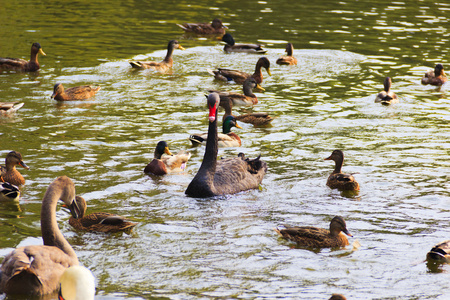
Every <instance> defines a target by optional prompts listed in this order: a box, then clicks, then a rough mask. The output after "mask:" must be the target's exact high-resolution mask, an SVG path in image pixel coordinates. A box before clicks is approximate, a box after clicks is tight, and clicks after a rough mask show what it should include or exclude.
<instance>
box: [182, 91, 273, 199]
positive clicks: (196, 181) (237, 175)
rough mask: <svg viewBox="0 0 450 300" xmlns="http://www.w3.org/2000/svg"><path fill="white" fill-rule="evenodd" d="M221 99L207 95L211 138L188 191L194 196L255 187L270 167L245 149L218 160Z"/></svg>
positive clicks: (212, 94) (227, 192)
mask: <svg viewBox="0 0 450 300" xmlns="http://www.w3.org/2000/svg"><path fill="white" fill-rule="evenodd" d="M219 102H220V98H219V95H218V94H216V93H211V94H210V95H209V96H208V107H209V127H208V140H207V142H206V149H205V155H204V157H203V162H202V165H201V166H200V169H199V170H198V172H197V174H196V175H195V177H194V178H193V179H192V181H191V183H190V184H189V186H188V188H187V189H186V191H185V193H186V194H187V195H188V196H191V197H199V198H205V197H212V196H217V195H224V194H235V193H238V192H241V191H245V190H249V189H256V188H258V187H259V184H260V183H261V181H262V179H263V177H264V175H265V173H266V171H267V165H266V163H265V162H264V161H262V160H260V157H257V158H256V159H248V158H245V156H244V154H242V153H241V154H239V155H238V157H235V158H228V159H221V160H217V152H218V145H217V111H218V107H219Z"/></svg>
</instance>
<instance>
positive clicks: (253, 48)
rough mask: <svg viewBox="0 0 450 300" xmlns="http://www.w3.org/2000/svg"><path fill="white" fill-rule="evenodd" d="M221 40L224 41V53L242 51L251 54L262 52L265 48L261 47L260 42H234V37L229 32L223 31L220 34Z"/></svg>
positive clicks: (264, 51)
mask: <svg viewBox="0 0 450 300" xmlns="http://www.w3.org/2000/svg"><path fill="white" fill-rule="evenodd" d="M222 41H223V42H225V43H226V45H225V47H224V48H223V51H225V52H226V53H230V52H244V53H253V54H264V53H266V52H267V50H264V49H263V48H262V45H260V44H235V42H234V38H233V36H232V35H231V34H229V33H225V34H224V35H223V36H222Z"/></svg>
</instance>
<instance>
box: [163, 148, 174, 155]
mask: <svg viewBox="0 0 450 300" xmlns="http://www.w3.org/2000/svg"><path fill="white" fill-rule="evenodd" d="M164 153H165V154H167V155H173V154H172V153H170V150H169V147H166V148H164Z"/></svg>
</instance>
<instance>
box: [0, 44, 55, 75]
mask: <svg viewBox="0 0 450 300" xmlns="http://www.w3.org/2000/svg"><path fill="white" fill-rule="evenodd" d="M38 54H42V55H44V56H45V55H46V54H45V53H44V51H43V50H42V47H41V44H39V43H33V44H32V45H31V55H30V61H26V60H24V59H21V58H9V57H0V70H14V71H24V72H35V71H37V70H39V68H40V66H39V62H38Z"/></svg>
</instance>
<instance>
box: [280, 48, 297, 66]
mask: <svg viewBox="0 0 450 300" xmlns="http://www.w3.org/2000/svg"><path fill="white" fill-rule="evenodd" d="M286 53H287V55H286V56H282V57H280V58H279V59H277V61H276V63H277V64H279V65H297V59H296V58H295V57H294V56H293V53H294V45H292V43H287V45H286Z"/></svg>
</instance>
